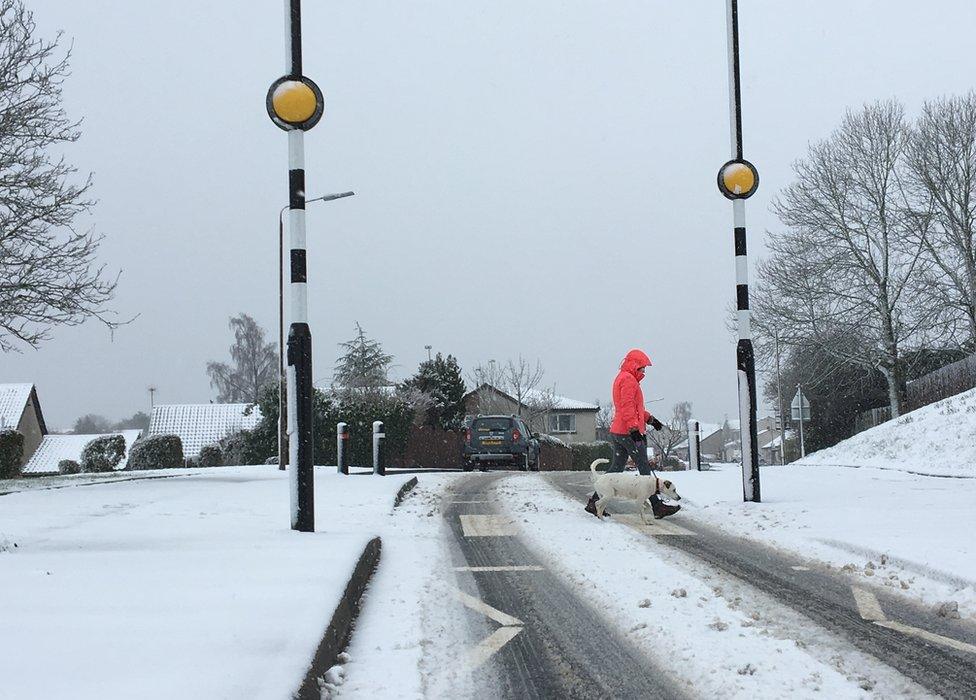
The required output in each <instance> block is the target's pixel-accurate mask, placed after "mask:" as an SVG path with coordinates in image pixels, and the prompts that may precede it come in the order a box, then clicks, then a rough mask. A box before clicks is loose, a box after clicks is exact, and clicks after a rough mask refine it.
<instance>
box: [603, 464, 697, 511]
mask: <svg viewBox="0 0 976 700" xmlns="http://www.w3.org/2000/svg"><path fill="white" fill-rule="evenodd" d="M609 462H610V460H609V459H595V460H593V463H592V464H591V465H590V472H592V474H593V488H594V490H596V492H597V493H598V494H600V500H598V501H597V502H596V515H597V517H598V518H601V519H602V518H603V511H604V509H605V508H606V506H607V501H609V500H610V499H611V498H626V499H630V500H633V501H635V502H636V503H640V518H641V522H642V523H644V524H645V525H646V524H647V518H646V517H645V513H646V512H647V509H648V508H650V507H651V501H650V498H651V496H655V495H657V494H660V495H662V496H664V497H665V498H668V499H669V500H672V501H680V500H681V496H679V495H678V492H677V491H675V489H674V484H672V483H671V482H670V481H667V480H666V479H658V478H657V477H654V476H641V475H637V476H634V475H632V474H625V473H619V472H614V473H613V474H599V473H598V472H597V470H596V468H597V467H598V466H600V465H601V464H608V463H609Z"/></svg>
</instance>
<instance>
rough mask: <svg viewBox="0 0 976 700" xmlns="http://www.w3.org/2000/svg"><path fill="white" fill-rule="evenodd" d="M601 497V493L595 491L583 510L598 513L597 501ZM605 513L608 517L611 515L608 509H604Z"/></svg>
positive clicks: (593, 513)
mask: <svg viewBox="0 0 976 700" xmlns="http://www.w3.org/2000/svg"><path fill="white" fill-rule="evenodd" d="M599 498H600V494H598V493H597V492H596V491H594V492H593V495H592V496H590V500H589V501H587V502H586V508H584V509H583V510H585V511H586V512H587V513H590V514H592V515H596V502H597V501H598V500H599ZM603 514H604V515H605V516H607V517H608V518H609V517H610V513H608V512H607V511H606V510H604V511H603ZM597 517H599V516H597Z"/></svg>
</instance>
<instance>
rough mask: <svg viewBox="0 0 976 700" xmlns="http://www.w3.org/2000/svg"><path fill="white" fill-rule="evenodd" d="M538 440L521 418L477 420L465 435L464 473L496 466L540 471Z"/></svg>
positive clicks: (469, 426) (479, 417)
mask: <svg viewBox="0 0 976 700" xmlns="http://www.w3.org/2000/svg"><path fill="white" fill-rule="evenodd" d="M538 437H539V434H538V433H533V432H531V431H530V430H529V428H528V427H527V426H526V425H525V423H524V422H522V419H521V418H519V417H518V416H475V417H474V418H473V419H471V421H470V423H469V424H468V426H467V429H466V430H465V433H464V447H463V448H462V456H463V458H464V470H465V471H471V470H472V469H474V468H475V467H476V466H477V467H480V468H481V469H487V468H488V466H490V465H492V464H495V465H505V466H510V467H514V468H515V469H521V470H523V471H526V470H532V471H539V440H538Z"/></svg>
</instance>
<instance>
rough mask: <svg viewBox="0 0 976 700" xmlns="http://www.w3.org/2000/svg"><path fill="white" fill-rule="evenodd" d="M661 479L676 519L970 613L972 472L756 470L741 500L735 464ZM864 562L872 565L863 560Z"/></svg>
mask: <svg viewBox="0 0 976 700" xmlns="http://www.w3.org/2000/svg"><path fill="white" fill-rule="evenodd" d="M668 476H669V477H670V478H671V479H672V480H673V481H674V482H675V484H676V485H677V487H678V491H679V493H681V495H682V501H681V503H682V506H683V507H684V510H683V511H682V515H681V517H687V518H693V519H697V520H701V521H703V522H705V523H706V524H708V525H712V526H715V527H718V528H721V529H723V530H727V531H728V532H730V533H732V534H739V535H743V536H746V537H749V538H751V539H756V540H759V541H761V542H765V543H767V544H771V545H774V546H776V547H780V548H783V549H788V550H792V551H794V552H796V553H797V554H799V555H800V556H803V557H807V558H810V559H816V560H820V561H822V562H825V563H828V564H830V565H832V566H835V567H840V568H846V570H847V571H849V572H850V574H851V575H852V576H854V577H857V578H859V579H860V580H861V581H862V582H864V583H866V584H873V585H877V586H884V587H886V588H887V589H888V590H890V591H892V592H896V593H898V594H900V595H904V596H909V597H916V598H920V599H921V600H922V601H924V602H925V603H928V604H932V605H935V604H938V603H940V602H943V601H946V600H955V601H957V602H958V603H959V607H960V610H961V611H963V614H964V616H965V615H969V616H973V615H976V538H974V537H973V533H974V532H976V479H946V478H939V477H929V476H920V475H917V474H910V473H906V472H900V471H889V470H882V469H874V468H870V467H865V468H861V469H848V468H844V467H828V466H806V465H803V466H799V465H787V466H785V467H764V468H763V469H762V472H761V483H762V503H759V504H757V503H744V502H743V501H742V476H741V469H740V467H739V465H737V464H728V465H718V466H716V468H715V469H714V470H712V471H705V472H694V471H691V472H674V473H669V474H668ZM869 564H870V566H869Z"/></svg>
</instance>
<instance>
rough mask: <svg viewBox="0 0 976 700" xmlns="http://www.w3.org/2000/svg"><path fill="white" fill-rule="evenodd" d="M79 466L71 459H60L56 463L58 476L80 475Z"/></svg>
mask: <svg viewBox="0 0 976 700" xmlns="http://www.w3.org/2000/svg"><path fill="white" fill-rule="evenodd" d="M80 473H81V465H80V464H78V463H77V462H76V461H74V460H73V459H62V460H61V461H60V462H58V474H80Z"/></svg>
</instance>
